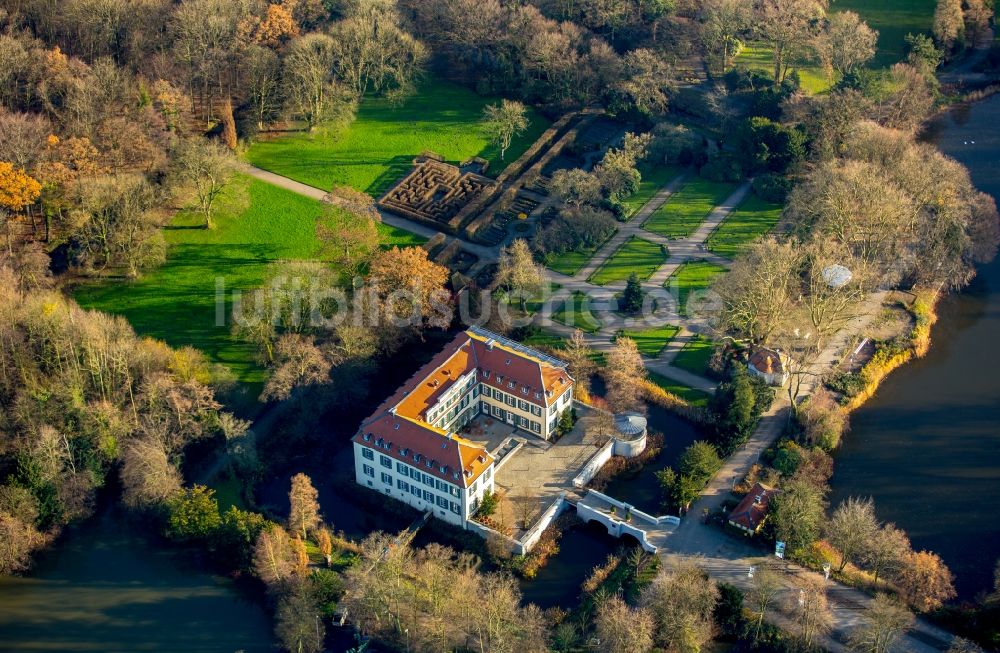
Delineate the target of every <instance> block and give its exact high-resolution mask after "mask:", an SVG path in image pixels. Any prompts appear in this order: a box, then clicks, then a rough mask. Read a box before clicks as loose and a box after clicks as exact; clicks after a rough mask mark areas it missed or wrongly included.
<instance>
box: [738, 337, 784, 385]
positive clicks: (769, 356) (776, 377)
mask: <svg viewBox="0 0 1000 653" xmlns="http://www.w3.org/2000/svg"><path fill="white" fill-rule="evenodd" d="M787 360H788V357H787V356H785V355H784V354H782V353H781V352H780V351H778V350H776V349H768V348H767V347H758V348H757V349H755V350H754V352H753V353H752V354H750V360H749V361H748V362H747V369H748V370H749V371H750V373H751V374H753V375H755V376H759V377H760V378H762V379H764V381H765V382H766V383H767V384H768V385H773V386H783V385H785V384H786V383H788V365H787Z"/></svg>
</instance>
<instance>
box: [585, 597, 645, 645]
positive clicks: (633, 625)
mask: <svg viewBox="0 0 1000 653" xmlns="http://www.w3.org/2000/svg"><path fill="white" fill-rule="evenodd" d="M594 621H595V625H596V628H597V637H598V639H599V640H600V642H601V650H602V651H608V653H643V652H644V651H649V650H651V649H652V648H653V618H652V617H651V616H650V615H649V613H648V612H647V611H646V610H644V609H642V608H636V609H633V608H630V607H628V605H626V603H625V601H623V600H621V599H620V598H618V597H617V596H613V597H610V598H607V599H605V600H604V601H602V602H601V603H600V605H598V606H597V614H596V615H595V620H594Z"/></svg>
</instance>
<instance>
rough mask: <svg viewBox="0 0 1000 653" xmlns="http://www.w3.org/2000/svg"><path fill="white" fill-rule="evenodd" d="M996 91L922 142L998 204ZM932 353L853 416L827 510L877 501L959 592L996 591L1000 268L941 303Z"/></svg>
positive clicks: (932, 128)
mask: <svg viewBox="0 0 1000 653" xmlns="http://www.w3.org/2000/svg"><path fill="white" fill-rule="evenodd" d="M998 124H1000V95H993V96H992V97H990V98H988V99H986V100H983V101H981V102H978V103H975V104H972V105H969V106H961V107H958V108H956V109H954V110H952V111H950V112H948V113H946V114H942V115H941V116H939V117H938V118H937V119H936V120H934V121H932V123H931V124H930V125H929V127H928V129H927V132H926V134H925V138H926V139H927V140H928V141H930V142H932V143H935V144H936V145H937V146H938V147H940V148H941V150H942V151H944V152H945V153H946V154H948V155H950V156H952V157H954V158H956V159H958V160H959V161H961V162H962V163H963V164H965V165H966V166H967V167H968V168H969V171H970V173H971V174H972V180H973V182H974V183H975V184H976V186H977V187H978V188H979V189H980V190H982V191H984V192H987V193H990V194H992V195H993V197H994V198H998V199H1000V129H998V127H997V126H998ZM939 314H940V320H939V321H938V323H937V325H935V327H934V329H933V332H932V340H933V344H932V346H931V350H930V352H929V353H928V354H927V356H926V357H925V358H923V359H921V360H919V361H915V362H913V363H910V364H908V365H906V366H904V367H903V368H901V369H900V370H898V371H896V372H895V373H893V374H892V375H891V376H890V377H889V378H888V379H887V380H886V382H885V383H884V384H883V385H882V387H881V388H879V391H878V394H877V395H876V396H875V397H874V398H873V399H872V400H871V401H869V402H868V403H867V404H865V406H864V407H863V408H861V409H860V410H858V411H857V412H855V413H854V415H853V417H852V420H851V432H850V433H848V434H847V435H846V436H845V437H844V440H843V443H842V445H841V448H840V450H839V451H838V452H837V453H836V454H835V457H834V458H835V465H834V475H833V479H832V486H833V494H832V496H831V500H832V503H833V505H836V503H838V502H839V501H841V500H843V499H844V498H845V497H848V496H852V495H861V496H872V497H874V499H875V505H876V508H877V512H878V515H879V517H880V518H882V519H884V520H887V521H892V522H895V523H896V525H897V526H899V527H900V528H902V529H903V530H905V531H906V532H907V533H908V534H909V535H910V539H911V540H912V542H913V546H914V547H915V548H917V549H928V550H930V551H935V552H937V553H938V554H939V555H940V556H941V557H942V558H943V559H944V561H945V563H947V565H948V567H949V568H951V570H952V572H954V574H955V576H956V583H955V584H956V588H957V590H958V592H959V597H960V598H963V599H971V598H973V597H974V596H975V595H976V593H977V592H980V591H982V590H986V589H988V588H989V587H990V586H991V582H992V574H993V567H994V564H996V561H997V558H1000V521H998V520H997V514H998V510H1000V509H998V507H997V505H998V491H1000V373H998V371H1000V346H998V342H997V338H998V337H1000V261H994V262H992V263H989V264H987V265H984V266H982V267H981V268H980V269H979V274H978V275H977V276H976V278H975V280H974V281H973V282H972V283H971V284H970V285H969V287H968V288H965V289H964V290H963V291H962V292H961V293H959V294H955V295H951V296H949V297H947V298H946V299H944V300H943V301H942V302H941V304H940V306H939Z"/></svg>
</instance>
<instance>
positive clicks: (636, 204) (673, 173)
mask: <svg viewBox="0 0 1000 653" xmlns="http://www.w3.org/2000/svg"><path fill="white" fill-rule="evenodd" d="M682 172H683V169H681V168H675V167H674V166H668V165H664V164H660V165H654V164H651V163H649V162H648V161H644V162H643V163H640V164H639V175H640V176H641V179H642V181H640V182H639V190H637V191H636V192H635V193H634V194H633V195H632V196H631V197H629V198H628V199H626V200H625V201H624V204H625V206H626V207H627V209H628V210H627V212H626V216H627V217H632V216H633V215H635V214H636V212H637V211H638V210H639V209H641V208H642V207H643V205H644V204H645V203H646V202H648V201H649V200H651V199H653V196H654V195H656V191H658V190H660V189H661V188H663V187H664V186H666V185H667V184H669V183H670V182H671V181H673V180H674V179H676V178H677V177H678V176H679V175H680V174H681V173H682Z"/></svg>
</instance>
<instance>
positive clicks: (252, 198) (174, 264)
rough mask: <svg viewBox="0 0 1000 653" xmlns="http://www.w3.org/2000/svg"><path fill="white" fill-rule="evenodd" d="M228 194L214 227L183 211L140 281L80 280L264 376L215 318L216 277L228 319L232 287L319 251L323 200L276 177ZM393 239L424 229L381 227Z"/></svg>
mask: <svg viewBox="0 0 1000 653" xmlns="http://www.w3.org/2000/svg"><path fill="white" fill-rule="evenodd" d="M234 186H239V189H238V191H236V192H231V193H228V196H227V197H226V198H224V199H223V206H222V207H221V208H220V210H219V212H218V213H217V215H216V218H215V222H216V226H215V228H214V229H212V230H211V231H209V230H206V229H202V228H200V226H199V225H200V224H201V223H202V218H201V217H200V216H196V215H193V214H192V213H190V212H181V213H179V214H178V215H177V216H176V218H175V219H174V220H173V222H172V223H171V224H170V225H169V226H168V227H166V229H165V230H164V235H165V237H166V239H167V243H168V251H167V262H166V264H165V265H163V267H161V268H159V269H157V270H155V271H153V272H150V273H149V274H147V275H145V276H144V277H142V278H140V279H139V280H137V281H134V282H126V281H122V280H118V279H116V280H108V281H103V282H95V283H88V284H85V285H82V286H79V287H78V288H77V289H76V290H75V293H74V297H75V299H76V300H77V301H78V302H79V303H80V304H81V305H82V306H84V307H86V308H91V309H98V310H101V311H105V312H108V313H114V314H118V315H123V316H125V317H126V318H127V319H128V321H129V322H130V323H131V324H132V326H133V327H134V328H135V330H136V331H137V332H138V333H139V334H141V335H147V336H152V337H154V338H158V339H161V340H164V341H166V342H167V343H168V344H170V345H172V346H175V347H179V346H183V345H190V346H192V347H195V348H196V349H199V350H201V351H202V352H204V353H205V355H206V356H207V357H208V358H209V360H211V361H213V362H216V363H222V364H224V365H226V366H227V367H229V368H230V370H232V372H233V373H234V374H235V376H236V378H237V380H239V381H241V382H244V383H251V384H254V383H257V384H259V383H261V382H262V381H263V380H264V371H263V370H262V369H261V368H260V367H259V366H258V365H257V364H256V363H255V362H254V356H253V351H252V349H251V347H250V346H249V345H247V344H245V343H243V342H241V341H238V340H236V339H235V338H234V337H233V336H232V335H230V325H229V323H228V322H229V320H228V319H227V320H226V323H225V324H223V325H217V324H216V302H215V296H216V283H217V281H221V283H223V284H224V289H225V296H226V307H225V309H226V310H225V313H224V315H225V316H226V317H227V318H228V316H229V315H230V310H231V302H230V300H231V298H232V291H234V290H240V291H247V290H251V289H253V288H255V287H258V286H259V285H260V284H261V283H262V282H263V281H264V279H265V278H266V274H267V270H268V266H269V265H271V264H272V263H274V262H275V261H278V260H281V259H286V260H287V259H309V258H313V257H315V256H316V253H317V249H318V243H317V241H316V234H315V224H316V218H317V217H318V216H319V215H320V214H321V212H322V210H323V207H322V205H321V204H320V203H319V202H316V201H314V200H311V199H309V198H306V197H302V196H301V195H297V194H295V193H292V192H290V191H287V190H283V189H281V188H278V187H276V186H271V185H270V184H265V183H264V182H261V181H257V180H254V179H251V178H249V177H246V178H241V179H240V180H239V181H238V182H237V184H235V185H234ZM380 228H381V229H382V231H383V233H384V234H385V235H386V239H387V242H388V244H395V245H414V244H419V243H420V242H423V239H421V238H420V237H419V236H415V235H413V234H410V233H408V232H405V231H400V230H397V229H394V228H392V227H389V226H386V225H382V226H381V227H380Z"/></svg>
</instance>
